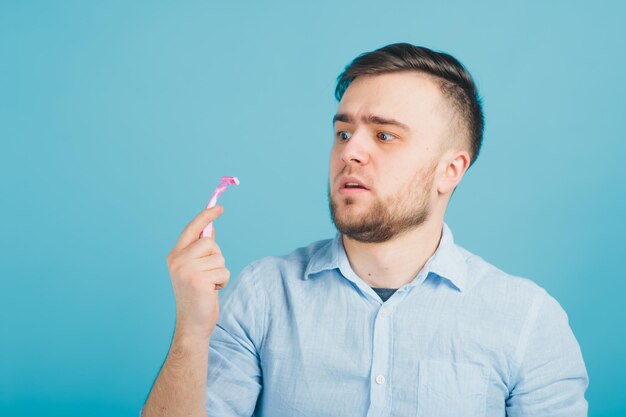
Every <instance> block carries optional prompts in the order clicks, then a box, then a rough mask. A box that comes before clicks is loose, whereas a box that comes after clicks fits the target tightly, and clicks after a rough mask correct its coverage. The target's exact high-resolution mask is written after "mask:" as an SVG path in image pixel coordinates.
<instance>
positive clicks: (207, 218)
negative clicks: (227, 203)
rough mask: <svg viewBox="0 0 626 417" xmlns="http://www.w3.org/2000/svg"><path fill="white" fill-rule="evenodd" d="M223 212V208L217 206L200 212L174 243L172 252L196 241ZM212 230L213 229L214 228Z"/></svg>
mask: <svg viewBox="0 0 626 417" xmlns="http://www.w3.org/2000/svg"><path fill="white" fill-rule="evenodd" d="M223 212H224V207H222V206H219V205H218V206H215V207H212V208H210V209H206V210H202V212H200V214H198V215H197V216H196V218H195V219H193V220H192V221H191V222H190V223H189V224H188V225H187V227H185V230H183V232H182V233H181V234H180V237H179V238H178V241H177V242H176V246H174V250H180V249H184V248H186V247H187V246H189V245H190V244H191V243H193V242H195V241H196V240H198V236H200V232H202V229H204V228H205V227H206V226H207V225H208V224H209V223H211V222H212V221H214V220H215V219H217V218H218V217H219V216H221V215H222V213H223ZM213 229H215V227H214V228H213Z"/></svg>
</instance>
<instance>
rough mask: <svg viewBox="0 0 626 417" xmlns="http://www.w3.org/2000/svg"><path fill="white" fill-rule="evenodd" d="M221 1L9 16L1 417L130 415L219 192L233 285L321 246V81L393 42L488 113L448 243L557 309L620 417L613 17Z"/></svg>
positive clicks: (324, 126)
mask: <svg viewBox="0 0 626 417" xmlns="http://www.w3.org/2000/svg"><path fill="white" fill-rule="evenodd" d="M222 3H223V2H208V1H194V2H190V1H189V2H154V1H149V2H148V1H146V2H129V1H107V2H85V1H75V2H72V1H57V2H45V1H41V2H35V1H11V0H3V1H2V2H0V137H1V139H2V145H1V148H0V174H1V175H0V178H1V179H0V181H1V186H2V189H1V190H0V199H1V205H0V210H1V212H2V216H1V220H0V224H1V227H2V229H1V231H0V232H1V233H0V236H1V239H2V241H1V242H2V243H1V247H0V257H1V281H0V320H1V321H0V337H1V343H0V415H2V416H34V415H46V416H126V415H128V416H135V415H136V414H137V412H138V410H139V408H140V407H141V405H142V403H143V401H144V400H145V397H146V395H147V394H148V391H149V389H150V386H151V384H152V382H153V380H154V378H155V376H156V374H157V372H158V370H159V368H160V366H161V364H162V361H163V359H164V358H165V355H166V353H167V350H168V347H169V342H170V338H171V335H172V330H173V324H174V298H173V293H172V290H171V286H170V282H169V275H168V271H167V265H166V261H165V258H166V255H167V253H168V252H169V251H170V249H171V248H172V247H173V245H174V243H175V241H176V239H177V238H178V235H179V233H180V232H181V230H182V229H183V227H184V226H185V225H186V224H187V222H188V221H189V220H191V218H193V217H194V216H195V215H196V214H197V213H198V212H199V211H200V210H201V209H202V208H203V206H204V204H205V203H206V201H207V200H208V198H209V196H210V193H211V192H212V190H213V188H214V187H215V186H216V185H217V183H218V180H219V178H220V177H221V176H222V175H236V176H238V177H239V178H240V180H241V185H240V186H239V187H238V188H233V189H230V190H229V191H227V192H226V193H225V194H224V196H223V197H222V198H221V199H220V203H221V204H223V205H224V206H225V209H226V210H225V214H224V216H223V217H222V218H220V219H219V220H218V221H217V222H216V228H217V237H218V240H219V243H220V245H221V247H222V250H223V252H224V255H225V257H226V259H227V262H228V266H229V268H230V270H231V271H232V273H233V277H236V275H237V273H238V272H239V271H240V270H241V268H242V267H243V266H244V265H246V264H247V263H249V262H250V261H252V260H254V259H257V258H260V257H262V256H265V255H281V254H285V253H288V252H290V251H291V250H292V249H293V248H295V247H298V246H303V245H306V244H308V243H309V242H311V241H313V240H317V239H323V238H328V237H331V236H332V235H333V234H334V228H333V226H332V224H331V222H330V216H329V214H328V207H327V199H326V185H327V181H328V157H329V152H330V148H331V145H332V139H333V136H332V130H331V117H332V115H333V114H334V111H335V109H336V102H335V101H334V98H333V88H334V81H335V78H336V76H337V75H338V74H339V72H340V71H341V70H342V69H343V67H344V66H345V65H346V64H347V63H348V62H349V61H350V60H351V59H352V58H353V57H355V56H356V55H357V54H359V53H361V52H364V51H368V50H372V49H376V48H378V47H380V46H383V45H385V44H388V43H393V42H398V41H407V42H411V43H415V44H419V45H424V46H428V47H431V48H434V49H437V50H443V51H446V52H449V53H451V54H453V55H455V56H456V57H458V58H459V59H460V60H461V61H462V62H463V63H464V64H465V65H466V66H467V67H468V68H469V69H470V71H471V72H472V74H473V75H474V77H475V78H476V80H477V83H478V85H479V88H480V91H481V93H482V96H483V99H484V106H485V114H486V131H485V142H484V148H483V151H482V154H481V156H480V158H479V159H478V161H477V163H476V165H475V166H473V167H472V168H471V169H470V170H469V172H468V173H467V175H466V177H465V179H464V181H463V183H462V184H461V186H460V188H459V189H458V190H457V192H456V193H455V196H454V197H453V199H452V201H451V206H450V208H449V210H448V214H447V222H448V224H449V225H450V226H451V228H452V230H453V232H454V234H455V238H456V240H457V242H458V243H459V244H461V245H462V246H464V247H466V248H467V249H469V250H470V251H472V252H474V253H477V254H479V255H480V256H482V257H484V258H485V259H486V260H488V261H490V262H492V263H494V264H495V265H497V266H498V267H500V268H502V269H504V270H505V271H507V272H510V273H512V274H516V275H521V276H525V277H529V278H531V279H533V280H534V281H535V282H537V283H538V284H540V285H541V286H543V287H544V288H546V289H547V290H548V291H549V292H550V293H551V294H552V295H554V296H555V297H556V298H557V299H558V300H559V301H560V303H561V304H562V306H563V307H564V308H565V310H566V311H567V312H568V314H569V318H570V323H571V326H572V328H573V329H574V332H575V334H576V336H577V338H578V340H579V342H580V344H581V348H582V351H583V355H584V358H585V361H586V364H587V367H588V371H589V375H590V379H591V385H590V388H589V390H588V393H587V394H588V395H587V398H588V400H589V401H590V415H591V416H624V415H626V403H625V402H624V395H623V388H622V385H621V383H622V381H621V378H622V377H623V374H624V372H625V371H626V369H625V366H624V363H625V361H624V358H625V357H626V334H625V331H624V321H625V319H626V314H625V313H624V309H625V303H624V302H623V297H624V292H625V291H626V283H625V282H626V281H625V279H624V273H623V260H624V258H625V255H626V251H625V250H624V246H623V243H622V241H623V236H624V234H625V233H626V223H625V222H624V221H623V215H624V213H626V198H625V196H626V193H625V192H624V191H625V187H624V183H625V181H626V170H625V169H624V167H623V160H624V156H625V155H626V145H625V139H626V138H625V137H624V128H623V126H622V125H623V122H624V120H625V116H626V114H625V113H626V110H625V109H626V103H625V101H624V97H626V82H625V81H624V67H625V66H626V48H625V47H624V39H626V30H625V29H624V25H623V16H624V13H625V12H626V7H624V6H622V5H620V2H617V1H615V2H601V1H600V2H596V3H595V4H593V5H591V3H590V2H582V1H561V2H557V1H551V2H544V1H535V2H514V3H507V2H501V1H492V2H481V1H472V2H469V1H464V2H461V1H459V2H432V1H431V2H419V1H411V2H409V1H406V2H402V1H388V2H380V1H364V0H360V1H344V2H336V1H316V2H293V1H285V2H279V1H272V2H252V1H251V2H248V3H245V2H231V3H230V4H229V5H225V4H222ZM622 4H623V3H622ZM233 279H236V278H233Z"/></svg>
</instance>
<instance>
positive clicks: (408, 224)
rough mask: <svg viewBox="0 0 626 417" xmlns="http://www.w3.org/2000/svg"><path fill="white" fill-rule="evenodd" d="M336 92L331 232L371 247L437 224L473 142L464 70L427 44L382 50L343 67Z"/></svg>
mask: <svg viewBox="0 0 626 417" xmlns="http://www.w3.org/2000/svg"><path fill="white" fill-rule="evenodd" d="M335 95H336V97H337V99H338V100H339V101H340V102H339V108H338V110H337V114H336V115H335V117H334V119H333V122H334V130H335V142H334V145H333V150H332V153H331V161H330V184H329V202H330V208H331V215H332V219H333V222H334V223H335V225H336V226H337V228H338V229H339V231H340V232H342V233H343V234H345V235H347V236H348V237H350V238H353V239H355V240H358V241H361V242H371V243H378V242H385V241H387V240H389V239H391V238H393V237H394V236H396V235H398V234H400V233H402V232H405V231H408V230H411V229H414V228H416V227H418V226H419V225H421V224H422V223H424V222H426V221H428V220H429V218H430V217H431V215H432V214H434V215H436V218H440V219H443V214H444V213H445V208H446V207H447V203H448V201H449V198H450V196H451V194H452V192H453V191H454V189H455V187H456V186H457V184H458V183H459V182H460V180H461V179H462V177H463V175H464V173H465V172H466V170H467V169H468V168H469V166H470V165H471V164H472V163H473V162H474V161H475V160H476V157H477V156H478V153H479V151H480V146H481V142H482V130H483V115H482V109H481V104H480V99H479V97H478V93H477V90H476V87H475V85H474V83H473V81H472V78H471V76H470V75H469V74H468V73H467V71H466V70H465V69H464V68H463V66H462V65H461V64H460V63H459V62H458V61H457V60H456V59H455V58H453V57H451V56H450V55H447V54H442V53H437V52H433V51H431V50H429V49H427V48H421V47H415V46H412V45H408V44H394V45H389V46H386V47H384V48H381V49H378V50H376V51H373V52H370V53H366V54H363V55H361V56H359V57H357V58H356V59H355V60H354V61H352V63H351V64H350V65H348V66H347V67H346V69H345V71H344V72H343V73H342V74H341V75H340V76H339V78H338V82H337V88H336V90H335ZM353 180H354V181H353ZM346 181H348V182H357V183H361V185H363V186H364V187H366V189H363V188H360V189H359V188H353V187H354V186H353V185H352V184H347V185H346V184H345V182H346Z"/></svg>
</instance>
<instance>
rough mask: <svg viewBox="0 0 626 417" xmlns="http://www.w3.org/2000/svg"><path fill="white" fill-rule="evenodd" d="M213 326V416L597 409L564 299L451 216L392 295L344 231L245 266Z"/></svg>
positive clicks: (434, 415)
mask: <svg viewBox="0 0 626 417" xmlns="http://www.w3.org/2000/svg"><path fill="white" fill-rule="evenodd" d="M231 285H232V288H230V289H229V290H228V292H227V293H226V295H225V296H223V297H222V300H221V309H220V311H221V312H220V319H219V321H218V324H217V326H216V328H215V331H214V333H213V335H212V337H211V343H210V353H209V373H208V378H207V396H206V398H207V412H208V414H209V416H212V417H213V416H215V417H227V416H252V415H255V416H265V417H298V416H309V417H321V416H332V417H337V416H349V417H356V416H368V417H374V416H377V417H378V416H399V417H411V416H418V417H446V416H450V417H463V416H471V417H482V416H489V417H492V416H493V417H495V416H505V415H506V416H511V417H522V416H528V417H544V416H551V417H556V416H563V417H578V416H587V401H586V400H585V397H584V393H585V390H586V388H587V385H588V378H587V373H586V370H585V365H584V362H583V359H582V355H581V352H580V348H579V346H578V343H577V342H576V339H575V338H574V335H573V333H572V331H571V329H570V326H569V324H568V319H567V315H566V314H565V312H564V311H563V309H562V308H561V306H560V305H559V304H558V302H557V301H556V300H555V299H554V298H552V297H551V296H550V295H548V294H547V293H546V291H545V290H543V289H542V288H540V287H539V286H537V285H536V284H534V283H533V282H531V281H529V280H527V279H524V278H519V277H513V276H511V275H508V274H506V273H504V272H502V271H500V270H499V269H497V268H496V267H494V266H493V265H491V264H489V263H487V262H485V261H484V260H483V259H482V258H480V257H478V256H476V255H473V254H471V253H470V252H468V251H467V250H465V249H463V248H461V247H459V246H457V245H456V244H455V243H454V241H453V238H452V233H451V232H450V229H449V228H448V226H447V225H445V224H444V226H443V233H442V238H441V241H440V244H439V246H438V248H437V251H436V252H435V253H434V255H433V256H432V257H431V258H430V259H429V260H428V262H427V263H426V265H425V266H424V268H423V269H422V270H421V271H420V272H419V274H418V275H417V276H416V277H415V279H413V280H412V281H411V282H410V283H408V284H406V285H404V286H403V287H401V288H400V289H399V290H398V291H397V292H396V293H394V294H393V295H392V296H391V297H390V298H389V299H388V300H387V301H386V302H382V301H381V299H380V298H379V296H378V295H377V294H376V293H375V292H374V291H373V290H372V289H371V288H370V287H369V286H368V285H367V284H366V283H365V282H364V281H363V280H362V279H360V278H359V277H358V276H357V275H356V274H355V272H354V271H353V270H352V268H351V267H350V263H349V261H348V258H347V256H346V253H345V250H344V248H343V244H342V240H341V235H340V234H339V233H338V234H337V235H336V236H335V238H334V239H329V240H322V241H318V242H315V243H312V244H311V245H309V246H308V247H304V248H300V249H297V250H295V251H294V252H292V253H291V254H289V255H287V256H283V257H266V258H263V259H261V260H259V261H256V262H254V263H252V264H251V265H249V266H248V267H246V268H245V269H244V270H243V271H242V272H241V274H240V275H239V277H238V278H237V279H236V280H233V283H232V284H231Z"/></svg>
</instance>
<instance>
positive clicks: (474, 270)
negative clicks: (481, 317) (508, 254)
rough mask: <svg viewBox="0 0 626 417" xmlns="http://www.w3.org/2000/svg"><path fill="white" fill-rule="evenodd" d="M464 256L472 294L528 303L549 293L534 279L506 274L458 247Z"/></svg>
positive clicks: (479, 257)
mask: <svg viewBox="0 0 626 417" xmlns="http://www.w3.org/2000/svg"><path fill="white" fill-rule="evenodd" d="M456 248H457V250H458V251H459V252H460V253H461V254H463V258H464V259H465V267H466V270H467V279H468V281H469V285H470V287H471V289H472V292H475V293H476V294H477V295H479V296H480V295H481V294H482V295H488V296H489V298H490V299H499V300H503V301H504V300H506V301H507V302H510V301H513V300H519V302H522V303H523V302H524V301H528V300H530V299H535V298H537V297H544V296H545V295H546V294H547V292H546V290H545V289H544V288H543V287H542V286H540V285H539V284H538V283H537V282H536V281H534V280H533V279H530V278H527V277H524V276H520V275H515V274H511V273H509V272H506V271H504V270H502V269H500V268H499V267H497V266H495V265H494V264H493V263H491V262H489V261H487V260H485V259H484V258H482V257H481V256H478V255H476V254H474V253H472V252H470V251H468V250H467V249H465V248H463V247H461V246H458V245H456Z"/></svg>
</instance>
